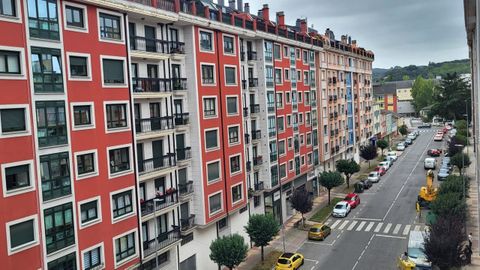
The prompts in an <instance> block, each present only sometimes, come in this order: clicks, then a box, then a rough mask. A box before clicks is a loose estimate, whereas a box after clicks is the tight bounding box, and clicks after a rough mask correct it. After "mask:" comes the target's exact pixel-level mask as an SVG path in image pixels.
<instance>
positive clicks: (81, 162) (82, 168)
mask: <svg viewBox="0 0 480 270" xmlns="http://www.w3.org/2000/svg"><path fill="white" fill-rule="evenodd" d="M77 172H78V175H82V174H87V173H92V172H95V154H94V153H88V154H83V155H78V156H77Z"/></svg>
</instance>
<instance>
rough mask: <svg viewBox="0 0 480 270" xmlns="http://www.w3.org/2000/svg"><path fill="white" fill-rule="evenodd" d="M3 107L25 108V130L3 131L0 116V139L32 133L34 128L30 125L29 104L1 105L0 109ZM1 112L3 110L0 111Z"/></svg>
mask: <svg viewBox="0 0 480 270" xmlns="http://www.w3.org/2000/svg"><path fill="white" fill-rule="evenodd" d="M2 109H25V131H16V132H7V133H3V132H2V121H1V118H0V139H4V138H13V137H24V136H30V135H32V128H31V125H30V106H29V105H28V104H8V105H0V110H2ZM0 114H1V112H0Z"/></svg>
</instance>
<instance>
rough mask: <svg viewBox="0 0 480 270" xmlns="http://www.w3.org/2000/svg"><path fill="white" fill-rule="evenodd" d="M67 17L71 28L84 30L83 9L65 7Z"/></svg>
mask: <svg viewBox="0 0 480 270" xmlns="http://www.w3.org/2000/svg"><path fill="white" fill-rule="evenodd" d="M65 17H66V20H67V25H68V26H71V27H78V28H84V27H85V25H84V22H83V9H82V8H78V7H72V6H68V5H67V6H65Z"/></svg>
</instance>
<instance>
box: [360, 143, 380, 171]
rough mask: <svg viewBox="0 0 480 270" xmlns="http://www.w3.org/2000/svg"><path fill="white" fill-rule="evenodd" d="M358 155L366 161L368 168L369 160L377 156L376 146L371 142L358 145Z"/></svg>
mask: <svg viewBox="0 0 480 270" xmlns="http://www.w3.org/2000/svg"><path fill="white" fill-rule="evenodd" d="M360 156H361V157H362V158H363V159H365V160H367V161H368V167H369V168H370V160H372V159H374V158H376V157H377V147H376V146H375V145H373V144H369V145H362V146H361V147H360Z"/></svg>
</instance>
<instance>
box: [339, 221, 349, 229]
mask: <svg viewBox="0 0 480 270" xmlns="http://www.w3.org/2000/svg"><path fill="white" fill-rule="evenodd" d="M347 224H348V220H345V221H344V222H343V223H342V225H340V227H338V229H339V230H343V228H345V226H347Z"/></svg>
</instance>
